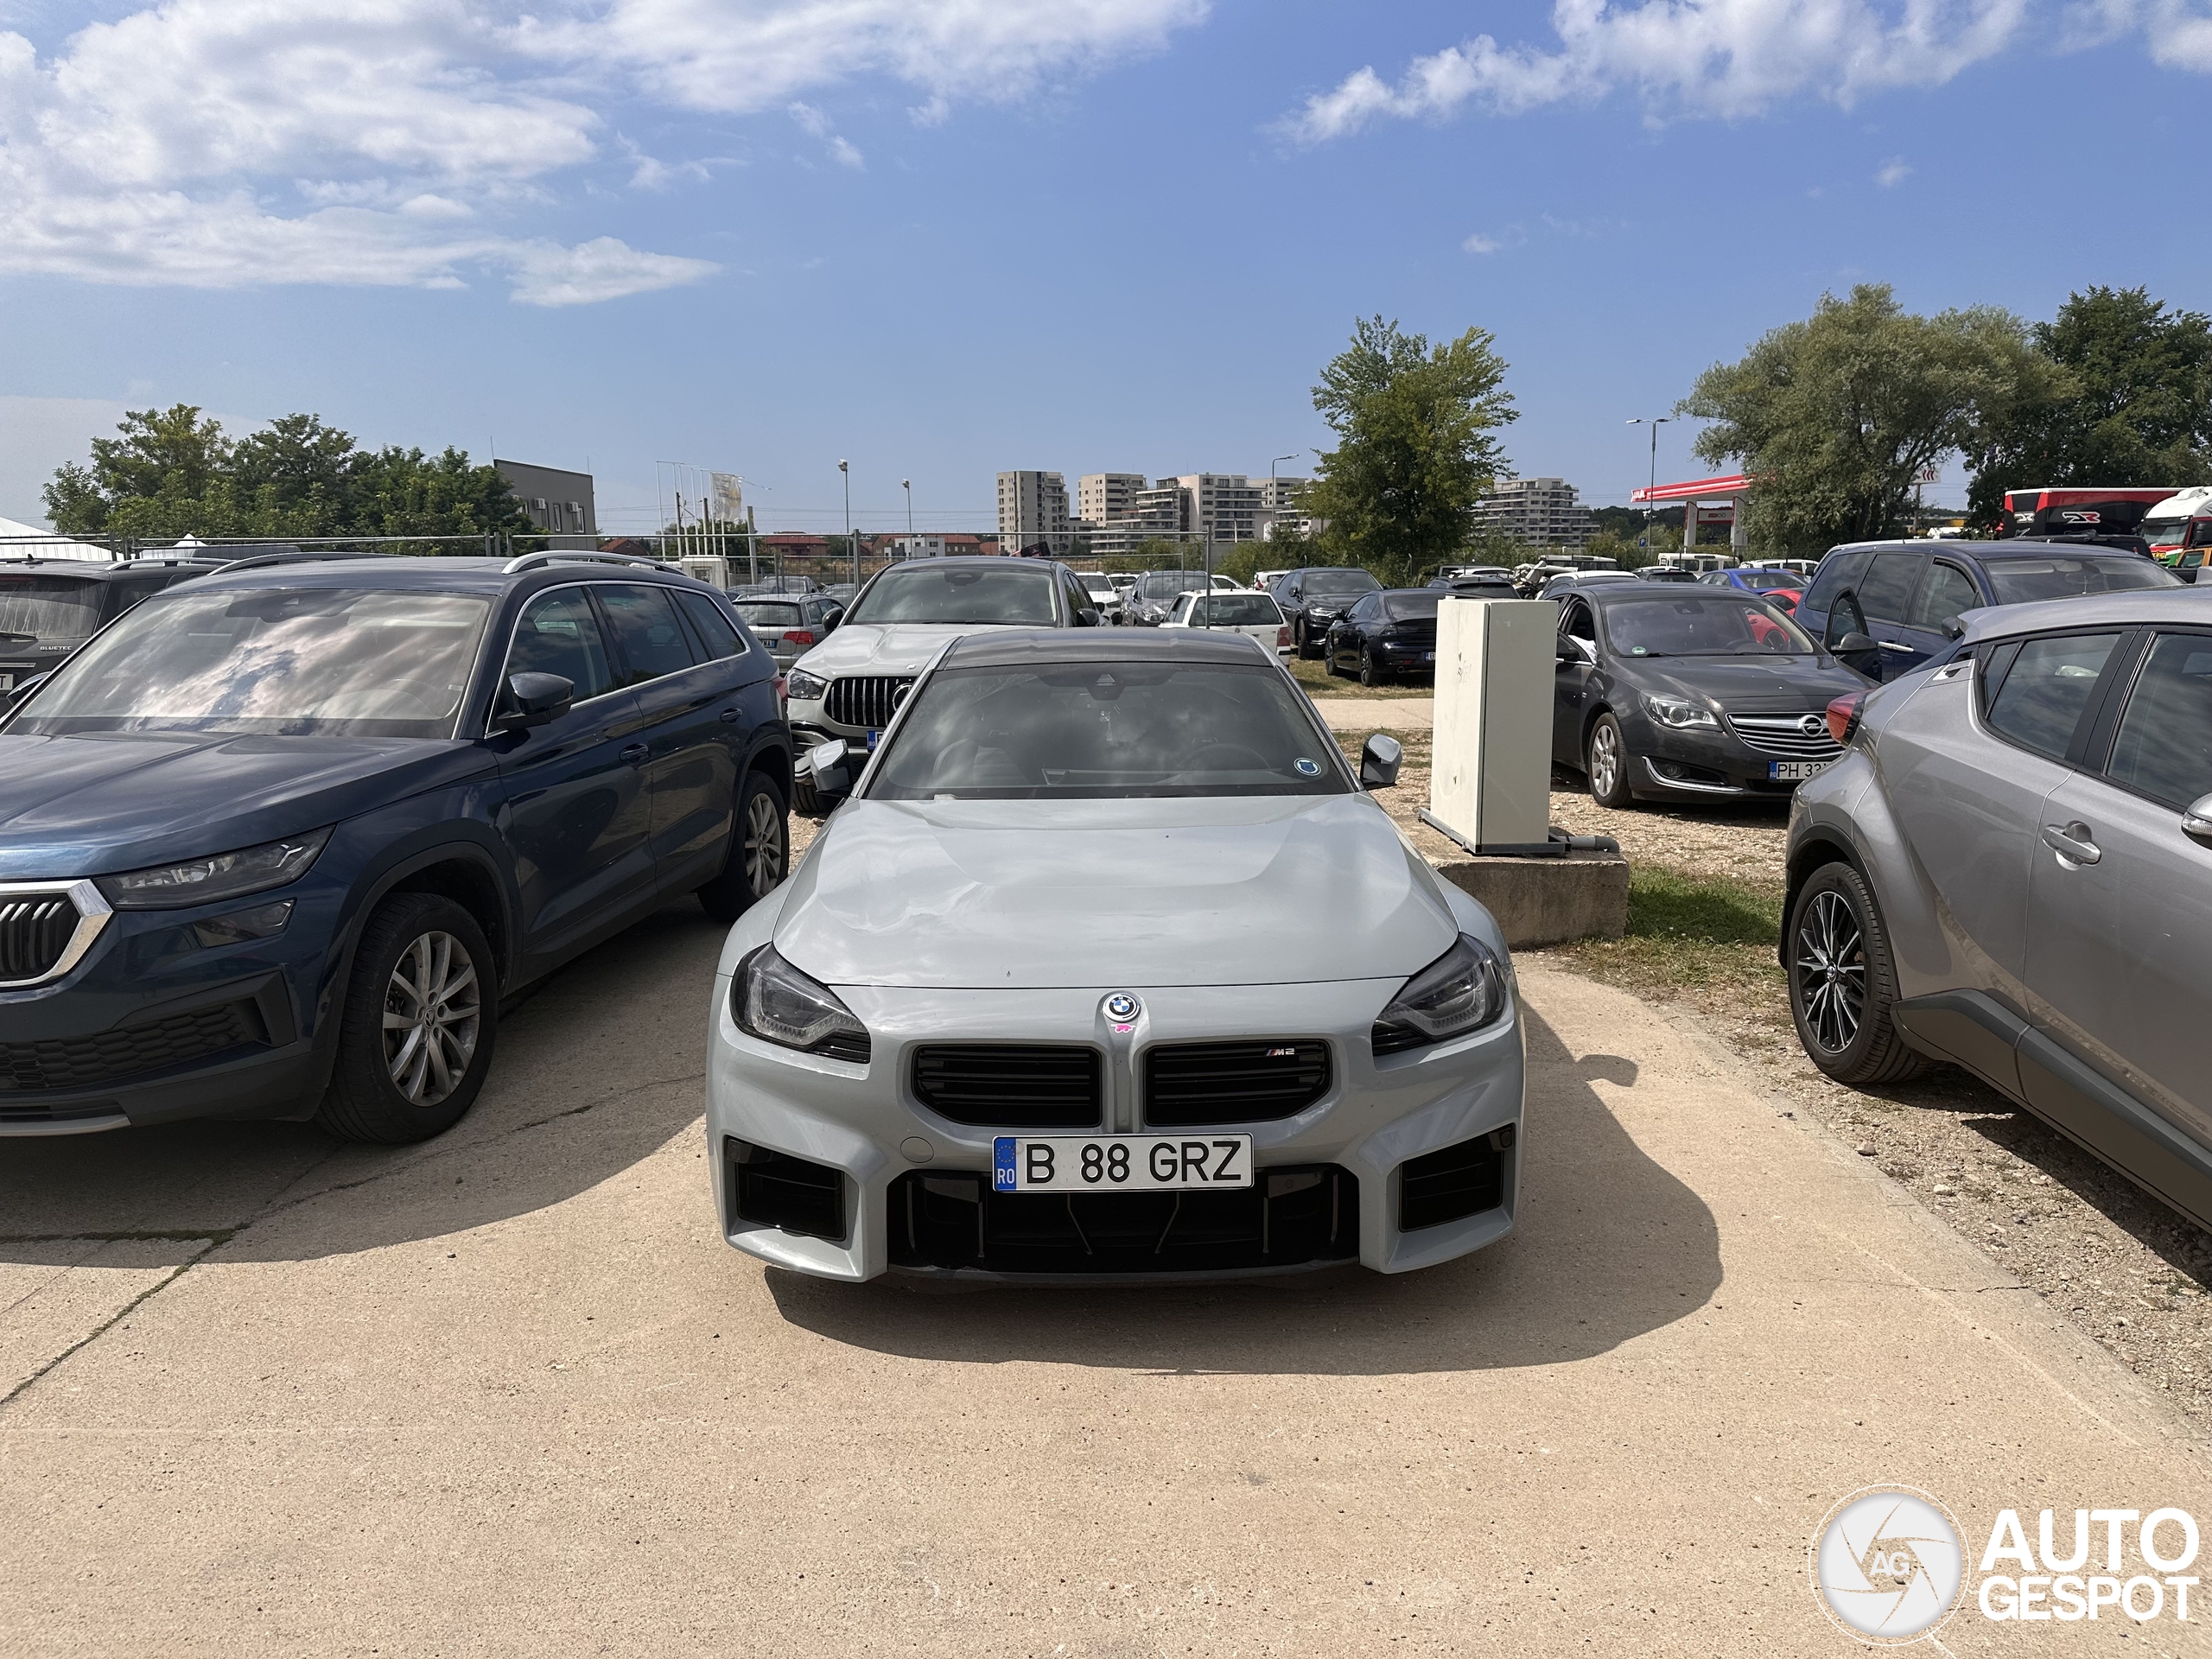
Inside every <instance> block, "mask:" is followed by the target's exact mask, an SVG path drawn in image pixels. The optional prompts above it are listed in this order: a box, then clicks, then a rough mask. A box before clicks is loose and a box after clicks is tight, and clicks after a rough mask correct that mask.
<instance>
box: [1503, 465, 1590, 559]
mask: <svg viewBox="0 0 2212 1659" xmlns="http://www.w3.org/2000/svg"><path fill="white" fill-rule="evenodd" d="M1574 498H1575V489H1574V486H1573V485H1572V484H1570V483H1568V482H1567V480H1565V479H1563V478H1509V479H1504V480H1500V481H1499V483H1498V485H1497V488H1496V489H1494V490H1493V491H1492V492H1491V493H1490V494H1488V495H1486V496H1484V498H1483V499H1481V500H1480V501H1478V502H1477V503H1476V504H1475V510H1474V513H1473V518H1474V525H1475V528H1476V529H1477V530H1478V531H1483V530H1494V531H1497V532H1498V533H1499V534H1501V535H1503V536H1505V537H1508V538H1510V540H1513V541H1516V542H1520V543H1523V544H1524V545H1527V546H1529V547H1586V546H1587V545H1588V544H1589V542H1590V537H1592V535H1593V534H1594V533H1595V531H1596V526H1595V524H1593V523H1592V519H1591V517H1590V509H1589V508H1587V507H1586V506H1582V505H1579V504H1578V503H1577V502H1576V500H1575V499H1574Z"/></svg>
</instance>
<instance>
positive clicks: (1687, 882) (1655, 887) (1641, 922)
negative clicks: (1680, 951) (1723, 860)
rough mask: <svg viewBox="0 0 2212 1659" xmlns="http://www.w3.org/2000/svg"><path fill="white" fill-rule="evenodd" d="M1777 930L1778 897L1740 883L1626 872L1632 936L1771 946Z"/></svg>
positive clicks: (1645, 871)
mask: <svg viewBox="0 0 2212 1659" xmlns="http://www.w3.org/2000/svg"><path fill="white" fill-rule="evenodd" d="M1628 931H1629V937H1630V938H1644V939H1675V940H1681V941H1684V942H1689V943H1697V944H1764V945H1767V946H1769V947H1771V946H1772V945H1773V944H1774V941H1775V938H1776V936H1777V934H1778V933H1780V931H1782V895H1781V894H1780V893H1767V892H1765V891H1764V890H1762V889H1760V888H1758V887H1751V886H1748V885H1746V884H1745V883H1744V882H1740V881H1714V880H1699V879H1698V878H1696V877H1694V876H1687V875H1677V874H1675V873H1674V872H1672V871H1671V870H1655V869H1651V868H1640V869H1635V870H1631V871H1630V874H1629V880H1628Z"/></svg>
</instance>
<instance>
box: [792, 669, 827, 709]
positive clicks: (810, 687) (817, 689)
mask: <svg viewBox="0 0 2212 1659" xmlns="http://www.w3.org/2000/svg"><path fill="white" fill-rule="evenodd" d="M828 691H829V681H827V680H824V679H817V677H815V676H813V675H811V674H809V673H805V672H804V671H801V670H799V669H796V668H795V669H792V670H791V671H790V672H789V673H787V674H785V676H784V696H785V697H786V698H787V699H789V700H790V701H791V702H821V701H822V699H823V696H825V695H826V694H827V693H828Z"/></svg>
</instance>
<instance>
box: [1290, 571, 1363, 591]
mask: <svg viewBox="0 0 2212 1659" xmlns="http://www.w3.org/2000/svg"><path fill="white" fill-rule="evenodd" d="M1382 585H1383V584H1382V583H1381V582H1377V581H1376V580H1375V578H1374V576H1373V575H1370V574H1369V573H1368V572H1367V571H1364V570H1360V569H1342V570H1308V571H1307V572H1306V575H1305V576H1304V578H1303V579H1302V580H1301V581H1300V583H1299V586H1300V587H1301V588H1305V589H1306V592H1307V593H1309V594H1371V593H1373V592H1374V591H1375V590H1376V588H1380V587H1381V586H1382Z"/></svg>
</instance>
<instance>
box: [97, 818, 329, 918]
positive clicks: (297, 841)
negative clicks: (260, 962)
mask: <svg viewBox="0 0 2212 1659" xmlns="http://www.w3.org/2000/svg"><path fill="white" fill-rule="evenodd" d="M329 839H330V831H329V830H328V829H316V830H314V831H311V832H310V833H308V834H307V835H304V836H286V837H285V838H284V839H283V840H282V841H271V842H264V843H263V844H262V845H261V846H258V847H246V848H242V849H240V850H238V851H237V852H235V853H217V854H215V855H213V857H211V858H194V859H187V860H185V861H183V862H182V863H179V864H156V865H155V866H154V867H153V868H150V869H144V870H126V871H124V873H123V874H121V875H100V876H95V877H93V878H92V879H93V880H94V882H95V883H96V884H97V885H98V886H99V890H100V892H101V893H104V894H105V895H106V898H107V901H108V903H110V904H111V905H113V906H115V907H116V908H117V909H118V910H178V909H181V908H182V907H183V906H187V905H208V904H213V903H214V902H215V901H216V900H217V899H236V898H238V897H240V896H241V895H243V894H245V893H265V892H267V891H268V890H269V889H270V888H271V887H283V885H284V884H285V883H287V882H288V881H296V880H299V879H300V877H302V876H303V875H305V874H307V873H308V866H310V865H312V864H313V863H314V862H315V858H316V856H317V855H319V854H320V853H321V851H322V848H323V843H324V842H327V841H328V840H329Z"/></svg>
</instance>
